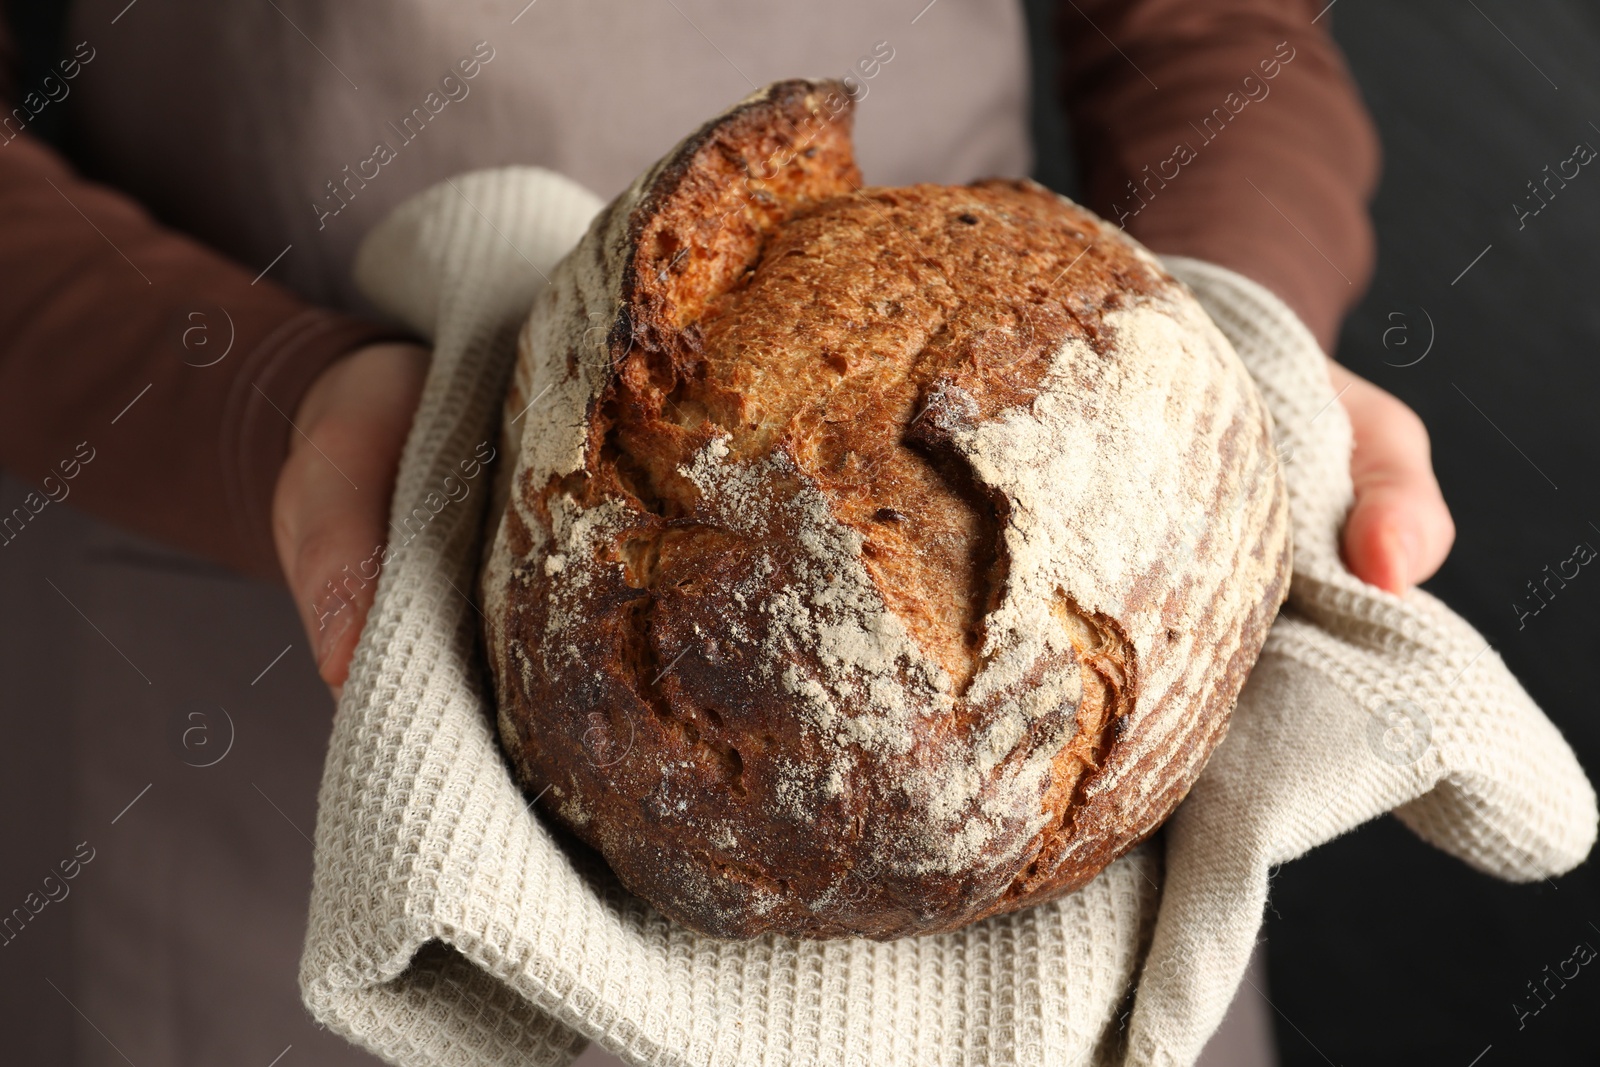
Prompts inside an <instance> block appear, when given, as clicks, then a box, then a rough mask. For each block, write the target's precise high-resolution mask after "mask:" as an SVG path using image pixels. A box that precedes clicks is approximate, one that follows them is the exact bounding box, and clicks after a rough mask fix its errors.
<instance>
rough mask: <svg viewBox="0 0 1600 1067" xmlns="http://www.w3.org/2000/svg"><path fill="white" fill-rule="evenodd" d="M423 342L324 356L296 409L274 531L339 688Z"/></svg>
mask: <svg viewBox="0 0 1600 1067" xmlns="http://www.w3.org/2000/svg"><path fill="white" fill-rule="evenodd" d="M427 369H428V351H427V349H425V348H420V347H418V346H416V345H411V344H400V343H392V344H379V345H369V346H368V347H366V348H359V349H356V350H355V351H354V352H352V353H350V354H349V355H348V356H345V357H343V358H341V359H339V360H338V361H337V362H334V363H331V364H329V366H328V368H327V369H326V370H324V371H323V372H322V374H321V375H320V376H318V378H317V380H316V381H315V382H313V383H312V385H311V388H310V389H309V390H307V391H306V395H305V397H304V398H303V399H302V400H301V402H300V407H299V408H298V410H297V411H296V412H295V417H294V424H295V428H296V430H297V431H298V432H296V433H295V434H294V435H293V436H292V437H291V438H290V444H289V457H288V459H287V460H285V462H284V465H283V470H282V472H281V473H279V475H278V485H277V489H276V492H275V493H274V496H273V501H272V533H273V539H274V541H275V542H276V544H277V548H278V560H279V562H280V563H281V564H282V565H283V573H284V575H285V576H286V577H287V579H288V582H289V591H290V593H292V594H293V596H294V599H295V604H296V605H297V606H298V607H299V609H300V620H301V622H302V623H304V624H305V628H306V633H307V634H309V635H310V637H311V649H312V654H313V656H314V657H315V658H316V661H317V670H318V671H319V672H320V673H321V675H322V680H323V681H325V682H327V683H328V685H329V686H330V687H331V688H332V689H333V692H334V696H335V697H337V696H338V695H339V692H340V690H341V689H342V688H343V686H344V682H345V678H346V676H347V675H348V674H349V670H350V657H351V654H352V653H353V652H354V651H355V647H356V639H357V638H359V637H360V636H361V627H362V625H363V624H364V623H365V622H366V619H367V611H368V609H369V608H371V607H372V598H373V594H374V593H375V592H376V590H377V576H378V570H379V566H380V562H381V559H382V555H381V552H382V546H383V545H384V544H385V543H386V542H387V541H388V524H389V501H390V497H391V496H392V495H393V492H394V481H395V474H396V472H397V471H398V469H399V466H400V450H401V448H402V447H403V446H404V445H405V440H406V434H407V432H408V431H409V430H410V429H411V418H412V415H413V414H414V413H415V412H416V409H417V401H418V400H419V399H420V398H421V396H422V383H423V379H424V377H425V376H426V374H427Z"/></svg>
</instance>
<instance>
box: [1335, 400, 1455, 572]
mask: <svg viewBox="0 0 1600 1067" xmlns="http://www.w3.org/2000/svg"><path fill="white" fill-rule="evenodd" d="M1343 378H1344V383H1343V388H1344V393H1343V395H1342V396H1341V398H1340V399H1341V401H1342V403H1343V404H1344V406H1345V409H1346V411H1347V412H1348V413H1349V415H1350V425H1351V430H1352V432H1353V434H1354V438H1355V451H1354V453H1353V454H1352V456H1351V462H1350V473H1351V479H1352V482H1353V483H1354V488H1355V498H1356V499H1355V506H1354V507H1353V508H1352V509H1351V511H1350V515H1349V516H1348V518H1347V519H1346V521H1345V528H1344V536H1343V548H1344V556H1345V563H1346V565H1347V566H1349V568H1350V570H1351V571H1352V573H1354V574H1355V575H1356V576H1357V577H1358V578H1360V579H1361V580H1362V581H1365V582H1368V583H1370V584H1372V585H1376V586H1378V587H1379V588H1381V589H1385V590H1387V591H1389V592H1391V593H1396V594H1399V593H1403V592H1404V591H1405V590H1406V589H1407V588H1409V587H1410V586H1412V585H1415V584H1416V583H1417V582H1420V581H1424V580H1425V579H1427V578H1429V577H1431V576H1432V575H1433V574H1434V572H1436V571H1437V570H1438V569H1439V566H1440V564H1442V563H1443V562H1444V560H1445V557H1446V556H1447V555H1448V554H1449V552H1450V546H1451V545H1452V544H1453V543H1454V540H1455V524H1454V522H1453V521H1452V520H1451V518H1450V510H1449V508H1448V507H1447V506H1446V505H1445V502H1444V495H1443V494H1442V493H1441V492H1440V490H1439V483H1438V480H1437V479H1436V478H1435V477H1434V474H1433V465H1432V453H1431V450H1430V447H1429V443H1428V433H1427V430H1426V428H1425V427H1424V426H1423V424H1422V420H1421V419H1419V418H1418V417H1417V415H1416V413H1415V412H1413V411H1412V410H1411V409H1410V408H1409V407H1407V406H1406V405H1405V404H1404V403H1402V402H1401V401H1400V400H1399V399H1397V398H1396V397H1394V396H1392V395H1391V394H1389V393H1387V392H1385V391H1384V390H1382V389H1380V388H1378V387H1377V386H1375V385H1373V384H1372V383H1370V382H1368V381H1366V380H1364V379H1362V378H1358V377H1355V376H1354V375H1350V374H1349V373H1348V372H1345V374H1344V375H1343Z"/></svg>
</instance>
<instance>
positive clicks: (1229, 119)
mask: <svg viewBox="0 0 1600 1067" xmlns="http://www.w3.org/2000/svg"><path fill="white" fill-rule="evenodd" d="M1323 7H1324V5H1323V3H1321V2H1318V0H1313V2H1309V3H1308V2H1302V0H1205V2H1203V3H1197V2H1195V0H1067V2H1066V3H1064V4H1063V5H1062V6H1061V8H1060V16H1061V18H1060V24H1059V26H1060V37H1061V41H1062V45H1063V50H1064V54H1065V64H1064V66H1065V70H1064V72H1063V76H1062V82H1061V89H1062V93H1063V95H1064V97H1065V100H1066V106H1067V111H1068V113H1069V115H1070V117H1071V118H1072V122H1073V128H1074V132H1075V135H1076V137H1077V141H1078V149H1079V157H1080V159H1081V160H1082V162H1083V168H1084V199H1085V201H1086V202H1087V204H1088V205H1089V206H1090V207H1092V208H1094V209H1095V210H1096V211H1098V212H1099V213H1100V214H1102V215H1104V216H1105V217H1106V218H1108V219H1111V220H1113V221H1115V222H1118V223H1120V224H1122V225H1123V226H1125V227H1126V228H1127V229H1128V231H1129V232H1130V233H1132V234H1133V235H1134V236H1136V237H1138V238H1139V239H1140V240H1141V241H1143V242H1144V243H1145V244H1147V245H1149V246H1150V247H1151V248H1152V249H1154V250H1155V251H1158V252H1162V253H1167V254H1178V255H1187V256H1193V257H1195V258H1198V259H1203V260H1207V261H1209V262H1212V263H1217V264H1219V265H1221V266H1225V267H1228V268H1230V269H1232V270H1235V271H1237V272H1239V273H1240V274H1243V275H1245V276H1246V277H1248V278H1251V279H1253V280H1255V281H1258V282H1260V283H1261V284H1263V285H1265V286H1266V287H1267V288H1269V289H1271V290H1272V291H1273V292H1274V293H1275V294H1276V295H1277V296H1279V297H1280V298H1281V299H1283V300H1284V302H1285V303H1287V304H1288V305H1289V306H1290V307H1291V308H1292V309H1294V311H1295V312H1296V314H1298V315H1299V316H1300V318H1301V319H1302V320H1303V321H1304V322H1305V323H1306V325H1307V326H1309V327H1310V328H1311V331H1312V333H1313V335H1314V336H1315V337H1316V338H1317V340H1318V342H1319V343H1320V344H1321V345H1322V348H1323V350H1324V351H1325V352H1327V351H1331V350H1332V348H1333V346H1334V342H1335V339H1336V337H1337V334H1338V328H1339V322H1340V320H1341V319H1342V318H1343V316H1344V314H1345V313H1346V312H1347V311H1348V310H1349V309H1350V307H1351V306H1352V305H1353V304H1354V302H1355V301H1356V299H1357V298H1359V296H1360V295H1361V294H1362V292H1363V291H1364V290H1365V288H1366V285H1367V284H1368V282H1369V280H1370V279H1371V276H1372V269H1373V262H1374V238H1373V229H1372V223H1371V220H1370V219H1369V217H1368V214H1367V201H1368V199H1369V197H1370V196H1371V194H1372V190H1373V188H1374V186H1375V184H1376V181H1377V174H1378V160H1379V150H1378V141H1377V136H1376V133H1375V131H1374V129H1373V127H1372V123H1371V120H1370V119H1369V117H1368V116H1367V114H1366V111H1365V110H1364V108H1363V107H1362V104H1361V101H1360V98H1359V95H1358V93H1357V91H1356V89H1355V86H1354V84H1353V83H1352V81H1351V79H1350V76H1349V73H1348V71H1347V69H1346V67H1345V64H1344V60H1343V58H1342V57H1341V56H1340V54H1339V51H1338V48H1337V46H1336V45H1335V44H1334V42H1333V40H1332V38H1331V37H1330V36H1329V35H1328V33H1327V32H1326V29H1325V27H1326V20H1325V18H1319V14H1321V13H1322V11H1323ZM1329 376H1330V378H1331V379H1333V380H1334V383H1335V389H1336V390H1343V392H1342V393H1341V396H1340V400H1341V403H1343V404H1344V406H1345V409H1346V411H1347V412H1348V414H1349V416H1350V421H1351V424H1352V427H1353V429H1354V431H1355V441H1356V450H1355V455H1354V457H1353V462H1352V473H1353V474H1354V475H1355V476H1356V487H1357V496H1356V504H1355V507H1354V508H1353V509H1352V511H1351V513H1350V516H1349V518H1348V520H1347V522H1346V525H1345V531H1344V541H1343V545H1344V552H1345V559H1346V563H1347V564H1348V565H1349V566H1350V568H1351V569H1352V570H1353V571H1354V572H1355V573H1356V574H1357V575H1358V576H1359V577H1361V578H1362V579H1363V580H1365V581H1368V582H1371V583H1372V584H1375V585H1379V586H1381V587H1383V588H1386V589H1389V590H1390V591H1391V592H1400V591H1402V590H1403V589H1404V588H1405V587H1406V586H1408V585H1410V584H1412V583H1414V582H1417V581H1421V580H1423V579H1424V578H1426V577H1428V576H1429V575H1431V574H1432V573H1433V572H1434V571H1435V570H1436V569H1437V568H1438V566H1439V564H1440V563H1442V562H1443V560H1444V557H1445V555H1446V554H1447V553H1448V551H1449V547H1450V543H1451V541H1452V539H1453V537H1454V527H1453V526H1452V524H1451V520H1450V514H1449V511H1448V509H1447V508H1446V507H1445V504H1444V499H1443V496H1442V495H1441V494H1440V492H1439V487H1438V483H1437V482H1436V481H1435V479H1434V477H1433V473H1432V469H1431V466H1430V462H1429V455H1428V438H1427V433H1426V430H1425V429H1424V428H1423V427H1422V424H1421V422H1420V421H1419V420H1418V419H1417V417H1416V415H1415V414H1414V413H1412V412H1411V410H1410V409H1409V408H1407V407H1406V406H1405V405H1404V404H1402V403H1401V402H1400V401H1399V400H1397V399H1395V398H1394V397H1393V396H1391V395H1390V394H1388V393H1387V392H1384V391H1383V390H1381V389H1379V388H1378V387H1376V386H1374V385H1372V384H1371V383H1370V382H1366V381H1364V380H1362V379H1360V378H1357V377H1356V376H1355V375H1353V374H1351V373H1350V372H1348V371H1346V370H1345V369H1344V368H1342V367H1339V366H1338V365H1336V364H1334V363H1333V362H1332V361H1331V360H1330V361H1329Z"/></svg>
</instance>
